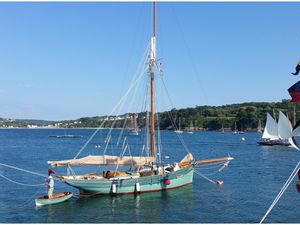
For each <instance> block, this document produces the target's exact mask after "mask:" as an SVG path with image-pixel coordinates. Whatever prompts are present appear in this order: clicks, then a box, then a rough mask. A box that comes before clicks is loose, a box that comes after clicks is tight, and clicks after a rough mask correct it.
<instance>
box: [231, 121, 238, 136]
mask: <svg viewBox="0 0 300 225" xmlns="http://www.w3.org/2000/svg"><path fill="white" fill-rule="evenodd" d="M232 133H233V134H238V133H239V132H238V129H237V126H236V121H234V130H233V132H232Z"/></svg>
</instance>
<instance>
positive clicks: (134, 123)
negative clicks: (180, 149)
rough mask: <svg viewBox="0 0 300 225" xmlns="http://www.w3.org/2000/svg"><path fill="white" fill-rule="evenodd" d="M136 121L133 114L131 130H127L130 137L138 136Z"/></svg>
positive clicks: (135, 116)
mask: <svg viewBox="0 0 300 225" xmlns="http://www.w3.org/2000/svg"><path fill="white" fill-rule="evenodd" d="M136 119H137V115H136V114H134V116H133V120H132V126H131V128H129V129H128V131H129V134H130V135H139V128H138V125H137V121H136Z"/></svg>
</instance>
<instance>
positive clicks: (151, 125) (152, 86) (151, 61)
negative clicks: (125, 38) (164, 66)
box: [149, 2, 156, 162]
mask: <svg viewBox="0 0 300 225" xmlns="http://www.w3.org/2000/svg"><path fill="white" fill-rule="evenodd" d="M155 9H156V8H155V2H153V37H152V38H151V43H152V44H151V49H150V55H151V57H150V65H149V67H150V68H149V71H150V89H151V90H150V91H151V93H150V110H151V121H150V148H151V156H152V161H153V162H154V161H155V150H154V148H155V143H154V137H155V133H154V64H155V51H156V50H155V47H156V46H155V29H156V26H155V23H156V18H155V17H156V13H155Z"/></svg>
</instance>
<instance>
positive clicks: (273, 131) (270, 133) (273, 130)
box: [262, 113, 278, 140]
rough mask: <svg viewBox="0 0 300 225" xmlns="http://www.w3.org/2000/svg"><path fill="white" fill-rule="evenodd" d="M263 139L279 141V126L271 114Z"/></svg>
mask: <svg viewBox="0 0 300 225" xmlns="http://www.w3.org/2000/svg"><path fill="white" fill-rule="evenodd" d="M262 138H269V139H272V140H273V139H278V125H277V123H276V121H275V120H274V119H273V117H272V116H271V115H270V114H269V113H267V122H266V126H265V129H264V133H263V136H262Z"/></svg>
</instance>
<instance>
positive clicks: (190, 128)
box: [187, 121, 194, 134]
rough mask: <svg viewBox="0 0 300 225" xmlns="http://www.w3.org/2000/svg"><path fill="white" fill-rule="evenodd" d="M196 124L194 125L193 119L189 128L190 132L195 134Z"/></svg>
mask: <svg viewBox="0 0 300 225" xmlns="http://www.w3.org/2000/svg"><path fill="white" fill-rule="evenodd" d="M193 131H194V125H193V122H192V121H191V123H190V127H189V129H188V132H187V133H188V134H194V132H193Z"/></svg>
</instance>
